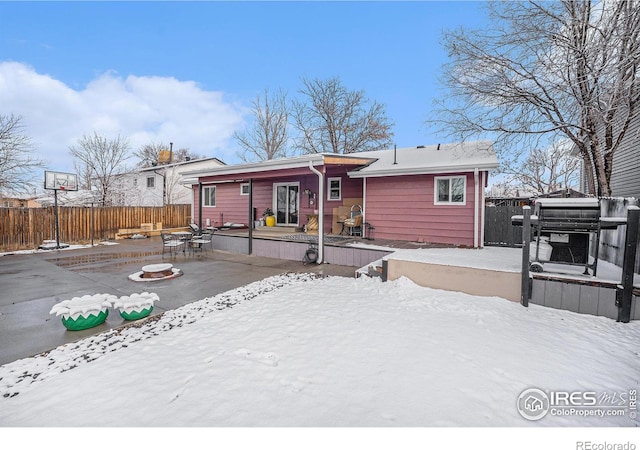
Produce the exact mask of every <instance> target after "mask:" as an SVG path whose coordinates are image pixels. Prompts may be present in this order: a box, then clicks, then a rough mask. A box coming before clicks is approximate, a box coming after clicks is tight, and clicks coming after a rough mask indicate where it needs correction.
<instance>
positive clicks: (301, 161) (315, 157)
mask: <svg viewBox="0 0 640 450" xmlns="http://www.w3.org/2000/svg"><path fill="white" fill-rule="evenodd" d="M369 162H371V160H370V157H368V156H364V155H363V154H362V153H351V154H348V155H342V154H334V153H314V154H309V155H302V156H294V157H292V158H280V159H271V160H267V161H259V162H251V163H245V164H234V165H229V166H222V167H214V168H209V169H201V170H194V171H189V172H183V173H182V175H183V176H184V177H185V179H183V180H182V182H186V181H189V179H188V178H186V177H191V180H194V179H196V178H197V177H205V176H214V175H240V174H249V173H260V172H271V171H278V170H284V169H297V168H302V167H309V165H310V164H311V165H314V166H321V165H329V164H346V165H354V166H358V165H363V164H367V163H369Z"/></svg>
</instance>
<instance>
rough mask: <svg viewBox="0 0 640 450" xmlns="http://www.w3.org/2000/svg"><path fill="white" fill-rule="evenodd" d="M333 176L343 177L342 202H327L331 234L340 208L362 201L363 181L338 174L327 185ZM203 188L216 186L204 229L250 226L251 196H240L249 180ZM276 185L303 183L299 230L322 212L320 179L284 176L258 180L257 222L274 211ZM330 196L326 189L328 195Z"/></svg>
mask: <svg viewBox="0 0 640 450" xmlns="http://www.w3.org/2000/svg"><path fill="white" fill-rule="evenodd" d="M329 176H341V177H342V200H341V201H329V200H325V208H324V212H325V214H324V215H325V221H324V231H325V233H329V232H331V227H332V219H333V213H332V210H333V209H334V208H336V207H337V206H341V205H343V204H344V201H345V199H352V198H355V199H358V200H359V201H360V203H361V201H362V180H351V179H349V178H348V176H347V175H346V173H342V174H339V173H334V174H331V175H327V176H326V177H325V183H326V181H327V177H329ZM201 181H202V183H203V186H204V187H207V186H214V185H215V186H216V206H215V207H207V206H205V207H203V208H202V225H203V226H206V225H207V219H209V224H210V225H211V226H220V225H222V224H223V223H226V222H233V223H242V224H246V225H248V224H249V223H248V222H249V216H248V209H249V196H248V195H240V185H241V184H242V183H247V182H248V180H243V181H238V182H218V183H216V182H215V180H214V179H206V178H203V179H202V180H201ZM276 183H299V185H300V191H299V192H300V208H299V219H298V226H300V227H302V226H303V225H305V224H306V223H307V221H308V219H307V215H310V214H315V213H316V211H317V210H318V204H317V194H318V177H317V176H316V175H315V174H308V175H306V174H304V175H300V174H296V173H292V174H291V175H283V176H279V177H275V178H270V179H256V180H254V182H253V207H254V209H255V211H256V218H257V219H260V218H261V217H262V213H263V212H264V210H265V209H266V208H272V209H273V208H274V205H273V185H274V184H276ZM306 189H309V190H311V191H312V192H313V193H315V194H316V202H315V203H314V204H311V203H310V202H309V197H308V195H306V194H305V193H304V191H305V190H306ZM193 193H194V205H195V210H194V211H195V212H194V221H195V222H196V223H198V220H199V215H198V207H199V205H200V199H199V189H198V186H197V185H196V186H194V189H193ZM326 194H327V190H326V186H325V195H326Z"/></svg>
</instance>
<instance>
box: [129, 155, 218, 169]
mask: <svg viewBox="0 0 640 450" xmlns="http://www.w3.org/2000/svg"><path fill="white" fill-rule="evenodd" d="M202 162H211V163H214V164H215V165H216V166H226V165H227V164H226V163H225V162H224V161H222V160H221V159H218V158H216V157H215V156H212V157H210V158H200V159H190V160H188V161H180V162H175V163H171V164H159V165H157V166H151V167H144V168H142V169H139V170H138V172H145V171H150V170H158V169H166V168H169V167H179V166H189V165H197V163H202Z"/></svg>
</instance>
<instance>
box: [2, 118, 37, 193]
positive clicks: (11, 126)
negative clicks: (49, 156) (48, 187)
mask: <svg viewBox="0 0 640 450" xmlns="http://www.w3.org/2000/svg"><path fill="white" fill-rule="evenodd" d="M21 120H22V118H21V117H20V116H15V115H13V114H12V115H10V116H5V115H0V193H4V194H9V193H25V192H28V191H30V190H32V189H33V188H34V187H35V184H34V183H35V179H34V174H33V171H34V170H35V169H38V168H42V167H43V162H42V161H41V160H40V159H38V158H36V157H34V156H33V145H32V143H31V139H30V138H29V137H28V136H27V135H25V134H24V132H23V126H22V124H21V123H20V121H21Z"/></svg>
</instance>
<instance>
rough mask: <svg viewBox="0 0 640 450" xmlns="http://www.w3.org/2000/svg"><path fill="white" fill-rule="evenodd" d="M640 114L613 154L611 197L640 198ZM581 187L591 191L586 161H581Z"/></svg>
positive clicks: (599, 135) (601, 134)
mask: <svg viewBox="0 0 640 450" xmlns="http://www.w3.org/2000/svg"><path fill="white" fill-rule="evenodd" d="M598 137H599V139H601V140H602V139H604V136H603V129H602V128H600V129H599V130H598ZM638 150H640V114H636V116H635V118H634V119H632V121H631V123H630V125H629V129H628V130H627V132H626V134H625V136H624V138H623V139H622V142H621V143H620V147H618V149H617V150H616V152H615V153H614V155H613V167H612V168H611V179H610V183H609V185H610V187H611V197H635V198H640V158H639V157H638ZM580 164H581V165H580V167H581V170H580V187H581V189H582V192H586V193H589V189H588V186H587V176H586V174H585V170H588V169H587V168H585V165H584V162H582V161H581V163H580Z"/></svg>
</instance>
